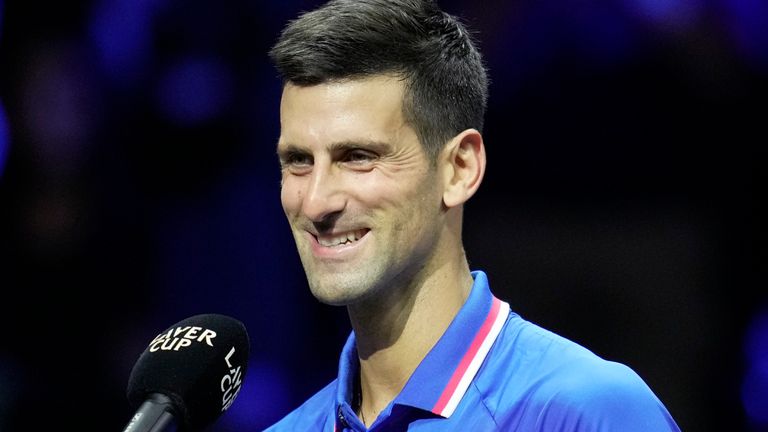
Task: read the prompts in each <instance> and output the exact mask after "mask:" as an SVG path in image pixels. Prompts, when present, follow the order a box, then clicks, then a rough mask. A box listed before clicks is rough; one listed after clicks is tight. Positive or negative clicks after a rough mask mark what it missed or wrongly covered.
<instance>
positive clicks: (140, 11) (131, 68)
mask: <svg viewBox="0 0 768 432" xmlns="http://www.w3.org/2000/svg"><path fill="white" fill-rule="evenodd" d="M161 3H164V1H163V0H138V1H136V0H101V1H100V2H96V3H95V5H94V8H93V10H92V11H91V18H90V21H89V23H88V33H89V36H90V39H91V43H92V45H93V47H94V49H95V50H96V59H97V61H98V63H99V65H100V66H101V69H102V70H103V72H104V73H105V75H106V76H108V77H109V78H111V80H112V82H114V83H115V84H117V85H119V86H129V87H130V85H131V84H133V83H135V81H136V80H138V79H139V78H141V77H142V76H144V75H145V74H146V73H147V71H148V69H149V63H150V60H151V56H152V52H153V50H152V21H153V19H154V15H155V13H156V12H157V11H158V9H159V8H160V6H162V4H161Z"/></svg>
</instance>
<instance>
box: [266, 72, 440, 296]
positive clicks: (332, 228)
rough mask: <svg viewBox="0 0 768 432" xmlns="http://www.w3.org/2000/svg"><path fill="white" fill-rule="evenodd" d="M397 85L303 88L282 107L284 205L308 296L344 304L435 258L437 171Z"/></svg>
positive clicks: (412, 274) (397, 281) (287, 93)
mask: <svg viewBox="0 0 768 432" xmlns="http://www.w3.org/2000/svg"><path fill="white" fill-rule="evenodd" d="M402 98H403V83H402V82H401V81H399V80H397V79H394V78H387V77H374V78H366V79H362V80H350V81H343V82H332V83H327V84H320V85H314V86H306V87H300V86H295V85H290V84H289V85H287V86H286V87H285V89H284V91H283V97H282V102H281V109H280V117H281V135H280V140H279V142H278V146H277V149H278V155H279V157H280V163H281V167H282V190H281V200H282V204H283V209H284V211H285V214H286V216H287V217H288V222H289V223H290V225H291V230H292V232H293V235H294V238H295V240H296V246H297V248H298V251H299V255H300V256H301V261H302V264H303V266H304V270H305V272H306V274H307V279H308V281H309V285H310V288H311V289H312V293H313V294H314V295H315V297H317V298H318V299H319V300H320V301H322V302H325V303H328V304H335V305H348V304H353V303H355V302H357V301H359V300H361V299H365V298H370V297H371V296H373V295H382V294H386V293H387V292H388V291H385V290H390V291H391V290H392V289H394V288H397V287H404V286H405V285H407V284H409V283H410V282H411V281H412V280H414V279H418V278H419V276H420V272H423V271H424V269H425V268H430V267H432V266H431V264H433V262H434V261H436V260H439V253H438V250H439V249H440V248H439V246H438V245H439V237H440V233H441V232H442V231H441V230H442V227H443V225H444V220H443V218H444V212H443V211H442V187H441V181H440V176H439V175H438V174H439V170H438V169H436V168H434V167H433V166H432V164H431V163H430V162H429V160H428V159H427V156H426V154H425V152H424V150H423V149H422V147H421V144H420V143H419V141H418V138H417V136H416V133H415V132H414V130H413V129H412V127H411V126H409V125H408V124H406V122H405V120H404V118H403V115H402V101H403V99H402Z"/></svg>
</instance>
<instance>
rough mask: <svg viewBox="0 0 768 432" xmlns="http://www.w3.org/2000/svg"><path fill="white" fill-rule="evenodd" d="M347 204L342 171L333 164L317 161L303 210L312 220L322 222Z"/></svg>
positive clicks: (302, 204) (302, 206)
mask: <svg viewBox="0 0 768 432" xmlns="http://www.w3.org/2000/svg"><path fill="white" fill-rule="evenodd" d="M345 206H346V199H345V197H344V194H343V179H342V178H341V173H340V172H338V170H336V169H334V167H333V165H332V164H318V163H316V164H315V166H314V167H313V169H312V173H311V174H310V178H309V183H308V186H307V190H306V195H305V196H304V199H303V201H302V203H301V211H302V212H303V213H304V215H305V216H306V217H307V218H308V219H309V220H311V221H312V222H322V221H325V220H327V219H329V218H330V217H332V216H333V215H335V214H338V213H340V212H341V211H342V210H344V207H345Z"/></svg>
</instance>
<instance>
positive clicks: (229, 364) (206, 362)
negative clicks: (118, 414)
mask: <svg viewBox="0 0 768 432" xmlns="http://www.w3.org/2000/svg"><path fill="white" fill-rule="evenodd" d="M249 351H250V341H249V338H248V332H247V331H246V330H245V326H244V325H243V323H241V322H240V321H238V320H236V319H234V318H231V317H228V316H225V315H219V314H202V315H195V316H192V317H189V318H187V319H185V320H182V321H179V322H178V323H176V324H174V325H172V326H171V327H168V328H167V329H165V330H163V332H162V333H160V334H159V335H157V337H155V338H154V339H152V341H151V342H150V343H149V345H148V346H147V348H146V349H145V350H144V352H142V353H141V355H140V356H139V359H138V360H137V361H136V364H135V365H134V366H133V370H132V371H131V376H130V378H129V379H128V391H127V395H128V401H129V402H130V404H131V407H132V408H134V409H136V414H135V415H134V416H133V418H132V419H131V420H130V421H129V422H128V425H127V426H126V427H125V429H124V430H123V432H161V431H168V430H174V428H177V429H178V430H179V431H199V430H202V429H203V428H205V427H206V426H208V425H210V424H211V423H213V422H214V421H215V420H216V419H217V418H218V417H219V416H220V415H221V414H222V413H223V412H224V411H226V410H227V409H228V408H229V407H230V406H231V405H232V402H233V401H234V400H235V397H236V396H237V394H238V393H239V392H240V389H241V388H242V383H243V378H244V377H245V372H246V369H247V366H248V354H249Z"/></svg>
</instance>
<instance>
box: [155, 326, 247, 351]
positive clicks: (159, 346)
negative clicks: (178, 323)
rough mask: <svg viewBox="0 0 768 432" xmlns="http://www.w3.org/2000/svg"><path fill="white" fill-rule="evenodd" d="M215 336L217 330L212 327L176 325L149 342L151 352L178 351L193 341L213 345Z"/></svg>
mask: <svg viewBox="0 0 768 432" xmlns="http://www.w3.org/2000/svg"><path fill="white" fill-rule="evenodd" d="M215 337H216V332H215V331H213V330H210V329H204V328H202V327H197V326H183V327H175V328H171V329H170V330H168V331H167V332H164V333H160V334H159V335H157V336H156V337H155V338H154V339H152V342H150V343H149V352H155V351H171V350H173V351H178V350H180V349H182V348H186V347H188V346H190V345H192V342H198V343H205V344H207V345H209V346H213V339H214V338H215ZM233 349H234V348H233Z"/></svg>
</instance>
